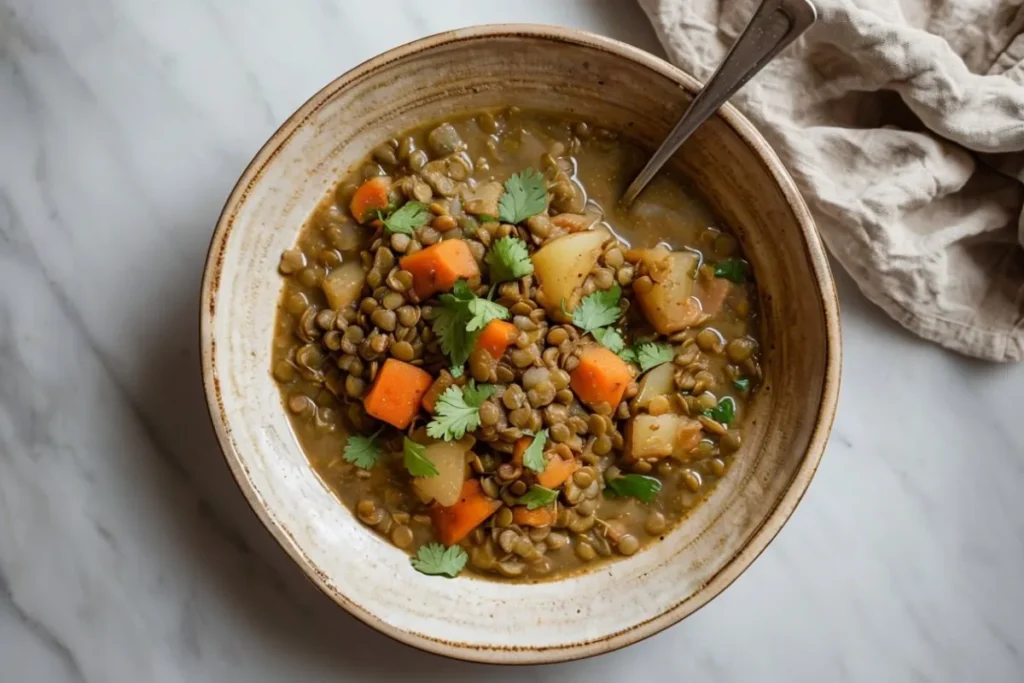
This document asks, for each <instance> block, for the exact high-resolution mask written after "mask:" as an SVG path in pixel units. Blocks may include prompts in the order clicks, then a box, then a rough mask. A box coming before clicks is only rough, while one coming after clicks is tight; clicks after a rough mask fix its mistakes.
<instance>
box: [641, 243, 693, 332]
mask: <svg viewBox="0 0 1024 683" xmlns="http://www.w3.org/2000/svg"><path fill="white" fill-rule="evenodd" d="M665 258H666V259H667V260H666V261H664V262H663V263H664V264H666V265H667V268H662V266H661V263H662V262H659V265H658V268H657V270H655V271H654V272H652V277H651V279H652V280H654V286H653V287H651V289H650V290H648V291H646V292H642V291H639V290H638V289H637V288H635V287H634V290H633V291H634V292H635V293H636V299H637V301H638V302H639V304H640V309H641V310H642V311H643V313H644V317H645V318H647V322H649V323H651V325H652V326H653V327H654V329H656V330H657V331H658V332H659V333H661V334H674V333H675V332H679V331H680V330H685V329H686V328H687V327H690V326H692V325H695V324H696V323H697V320H698V319H699V318H700V315H701V307H700V302H699V301H697V299H695V298H694V297H693V276H694V270H695V268H696V265H697V255H696V254H692V253H690V252H688V251H673V252H671V253H670V254H669V255H668V256H667V257H665Z"/></svg>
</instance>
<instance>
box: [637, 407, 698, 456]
mask: <svg viewBox="0 0 1024 683" xmlns="http://www.w3.org/2000/svg"><path fill="white" fill-rule="evenodd" d="M699 442H700V423H699V422H697V421H696V420H693V419H690V418H688V417H685V416H683V415H673V414H671V413H666V414H664V415H637V416H636V417H634V418H632V419H631V420H630V421H629V422H628V423H627V424H626V455H625V462H633V461H636V460H641V459H650V458H664V457H667V456H673V457H676V458H680V459H685V458H686V457H688V455H689V453H690V451H691V450H693V449H694V448H696V446H697V444H698V443H699Z"/></svg>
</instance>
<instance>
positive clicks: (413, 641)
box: [199, 24, 841, 664]
mask: <svg viewBox="0 0 1024 683" xmlns="http://www.w3.org/2000/svg"><path fill="white" fill-rule="evenodd" d="M489 37H524V38H531V39H543V40H550V41H555V42H561V43H565V44H569V45H578V46H584V47H588V48H591V49H596V50H601V51H604V52H608V53H612V54H614V55H617V56H619V57H622V58H624V59H627V60H630V61H632V62H635V63H637V64H639V65H641V66H644V67H646V68H648V69H651V70H653V71H655V72H657V73H659V74H660V75H662V76H665V77H667V78H669V79H671V80H673V81H675V82H676V83H678V84H679V85H681V86H682V87H683V88H685V90H687V91H688V92H689V93H690V94H695V93H696V92H697V91H698V90H699V89H700V87H701V86H700V83H699V82H698V81H697V80H696V79H695V78H693V77H692V76H690V75H689V74H687V73H685V72H683V71H681V70H680V69H678V68H676V67H674V66H672V65H671V64H669V63H667V62H665V61H664V60H662V59H660V58H658V57H656V56H654V55H652V54H650V53H647V52H644V51H643V50H640V49H639V48H635V47H633V46H631V45H628V44H626V43H622V42H620V41H617V40H614V39H611V38H606V37H604V36H599V35H596V34H593V33H590V32H587V31H582V30H578V29H571V28H565V27H560V26H550V25H534V24H491V25H482V26H473V27H468V28H463V29H457V30H454V31H448V32H445V33H439V34H436V35H432V36H428V37H425V38H421V39H419V40H416V41H412V42H410V43H406V44H404V45H401V46H399V47H396V48H393V49H392V50H389V51H387V52H385V53H382V54H381V55H378V56H376V57H374V58H372V59H369V60H367V61H365V62H363V63H362V64H360V65H358V66H356V67H355V68H353V69H351V70H349V71H348V72H346V73H345V74H343V75H342V76H340V77H338V78H337V79H335V80H334V81H332V82H331V83H329V84H327V85H326V86H325V87H324V88H322V89H321V90H320V91H319V92H317V93H316V94H315V95H313V96H312V97H311V98H310V99H309V100H307V101H306V102H305V103H304V104H303V105H302V106H301V107H299V109H298V110H296V112H295V113H294V114H292V115H291V116H290V117H289V118H288V119H287V120H286V121H285V122H284V123H283V124H282V125H281V127H280V128H279V129H278V130H277V131H276V132H275V133H274V134H273V135H272V136H271V137H270V139H269V140H268V141H267V142H266V144H264V145H263V147H262V148H261V149H260V150H259V152H257V153H256V155H255V157H254V158H253V160H252V161H251V162H250V163H249V165H248V166H247V167H246V169H245V171H244V172H243V173H242V175H241V177H240V178H239V180H238V182H237V184H236V185H235V187H234V189H233V190H232V192H231V194H230V195H229V196H228V198H227V201H226V202H225V204H224V208H223V210H222V212H221V215H220V217H219V219H218V221H217V225H216V229H215V231H214V234H213V237H212V240H211V242H210V248H209V251H208V254H207V259H206V265H205V270H204V273H203V281H202V289H201V294H200V331H199V336H200V350H201V366H202V375H203V386H204V391H205V393H206V399H207V403H208V407H209V410H210V419H211V422H212V423H213V427H214V430H215V432H216V434H217V439H218V441H219V443H220V446H221V449H222V451H223V453H224V456H225V459H226V460H227V463H228V466H229V467H230V469H231V472H232V474H233V475H234V477H235V479H236V481H237V482H238V485H239V487H240V488H241V490H242V493H243V494H244V495H245V498H246V500H247V501H248V503H249V505H250V507H252V509H253V511H254V512H255V513H256V515H257V516H258V517H259V519H260V520H261V521H262V522H263V524H264V525H265V526H266V527H267V529H268V530H269V531H270V532H271V534H272V535H273V536H274V538H275V539H276V540H277V541H278V543H280V544H281V547H282V548H283V549H284V550H285V552H287V553H288V555H289V556H291V558H292V559H293V560H294V561H295V562H296V563H297V564H298V565H299V566H300V567H301V568H302V569H303V571H304V572H305V573H306V575H307V577H308V578H309V579H310V580H311V581H312V582H313V583H314V584H315V585H316V586H317V587H318V588H319V589H320V590H321V591H323V592H324V593H325V594H326V595H328V596H329V597H330V598H331V599H332V600H334V601H335V602H337V603H338V604H339V605H341V606H342V607H343V608H345V609H346V610H347V611H348V612H350V613H351V614H352V615H354V616H355V617H356V618H358V619H359V620H361V621H363V622H364V623H366V624H367V625H369V626H371V627H373V628H375V629H377V630H378V631H380V632H382V633H384V634H386V635H388V636H391V637H392V638H395V639H396V640H398V641H400V642H403V643H405V644H408V645H411V646H414V647H417V648H420V649H423V650H426V651H429V652H432V653H435V654H440V655H444V656H448V657H453V658H456V659H463V660H468V661H475V662H483V663H492V664H497V663H500V664H539V663H549V662H561V661H569V660H573V659H581V658H584V657H590V656H594V655H598V654H602V653H605V652H610V651H612V650H616V649H618V648H621V647H625V646H626V645H630V644H632V643H635V642H638V641H640V640H643V639H645V638H648V637H650V636H652V635H654V634H656V633H658V632H660V631H662V630H663V629H665V628H667V627H669V626H671V625H673V624H675V623H677V622H679V621H680V620H682V619H683V618H685V617H686V616H688V615H690V614H692V613H693V612H695V611H697V610H698V609H700V608H701V607H703V606H704V605H705V604H707V603H708V602H709V601H710V600H711V599H712V598H714V597H715V596H717V595H718V594H719V593H721V592H722V591H723V590H724V589H725V588H727V587H728V586H729V585H730V584H731V583H732V582H733V581H735V580H736V579H737V578H738V577H739V575H740V574H742V573H743V572H744V571H745V570H746V568H747V567H749V566H750V564H751V563H752V562H753V561H754V560H755V559H757V557H758V556H759V555H760V554H761V553H762V552H763V551H764V549H765V548H766V547H767V546H768V544H769V543H771V541H772V540H773V539H774V538H775V536H776V535H777V534H778V533H779V531H780V530H781V528H782V526H783V525H784V524H785V523H786V521H787V520H788V519H789V517H790V515H792V513H793V511H794V509H795V508H796V506H797V505H798V504H799V502H800V500H801V499H802V498H803V495H804V493H805V492H806V490H807V487H808V486H809V484H810V481H811V479H812V478H813V476H814V473H815V471H816V470H817V467H818V464H819V462H820V461H821V457H822V455H823V454H824V449H825V445H826V443H827V441H828V436H829V432H830V431H831V428H832V423H833V420H834V417H835V411H836V404H837V401H838V397H839V384H840V370H841V335H840V323H839V302H838V299H837V296H836V290H835V283H834V281H833V278H832V272H831V269H830V266H829V262H828V257H827V256H826V253H825V249H824V246H823V245H822V242H821V239H820V237H819V235H818V232H817V230H816V228H815V226H814V220H813V218H812V217H811V214H810V211H809V209H808V208H807V205H806V203H805V202H804V200H803V198H802V197H801V195H800V192H799V190H797V188H796V185H795V183H794V182H793V179H792V178H791V177H790V175H789V173H788V172H787V171H786V169H785V167H784V166H783V165H782V162H781V161H780V160H779V158H778V157H777V156H776V155H775V153H774V152H773V151H772V149H771V147H770V146H769V145H768V143H767V142H766V141H765V139H764V138H763V137H762V136H761V134H760V133H758V132H757V130H756V129H755V128H754V126H753V125H752V124H751V123H750V122H749V121H748V120H747V119H746V117H744V116H743V115H742V114H740V113H739V111H737V110H736V109H735V108H734V107H733V106H732V105H730V104H726V105H724V106H723V107H722V108H721V109H720V110H719V111H718V115H719V116H720V117H721V118H722V119H723V120H725V122H726V123H727V124H728V125H729V126H730V127H731V128H732V129H733V130H734V131H735V132H736V133H737V134H738V135H739V136H740V137H741V138H742V139H743V140H744V141H745V142H746V143H747V144H748V145H749V146H750V147H751V148H752V149H753V150H754V151H755V152H756V153H757V155H758V156H759V157H760V158H761V160H762V162H763V163H764V164H765V167H766V169H767V170H768V172H769V173H770V174H771V176H772V177H773V178H774V179H775V181H776V183H777V184H778V186H779V188H780V189H781V190H782V192H783V194H784V195H785V197H786V200H787V203H788V204H789V206H790V208H791V209H792V211H793V214H794V216H795V217H796V219H797V221H798V223H799V225H800V228H801V231H802V233H803V237H804V246H805V250H806V256H807V258H808V261H809V263H810V264H811V266H812V268H813V271H814V276H815V279H816V285H817V287H818V290H819V293H820V297H821V303H822V309H823V310H824V312H825V331H826V340H827V349H826V354H825V369H824V372H825V376H824V382H823V388H822V395H821V401H820V410H819V412H818V415H817V416H815V428H814V431H813V433H812V436H811V440H810V442H809V444H808V447H807V451H806V453H805V455H804V458H803V460H802V463H801V465H800V467H799V469H798V470H797V472H796V474H795V476H794V477H793V481H792V482H791V484H790V486H789V488H788V489H787V490H786V492H785V494H784V495H783V496H782V498H781V499H780V500H779V502H778V504H777V505H776V507H775V508H774V509H773V510H772V511H771V513H770V514H769V515H768V517H767V518H766V519H765V520H764V522H763V523H762V525H761V526H760V528H758V529H757V530H756V531H755V532H754V533H753V534H752V535H751V537H750V539H749V540H748V542H747V544H746V545H745V546H744V547H743V548H742V549H741V550H740V552H738V553H737V554H735V555H734V556H733V557H732V558H731V559H730V560H729V561H728V562H727V563H726V564H725V565H724V566H723V567H722V569H721V570H720V571H719V572H718V573H717V574H715V575H714V576H713V577H712V578H711V580H709V581H708V582H707V584H706V585H705V586H704V587H703V588H702V589H701V590H700V591H698V592H697V593H696V594H694V595H692V596H690V597H689V598H687V599H686V600H685V601H683V602H682V603H680V604H677V605H673V606H671V607H669V608H668V609H666V610H665V611H664V612H662V613H661V614H659V615H658V616H656V617H654V618H652V619H649V620H647V621H645V622H642V623H640V624H637V625H635V626H633V627H632V628H630V629H627V630H624V631H621V632H618V633H614V634H610V635H607V636H605V637H603V638H600V639H597V640H592V641H587V642H579V643H574V644H572V645H567V646H559V647H552V648H515V649H498V648H484V647H480V646H476V645H468V644H465V643H457V642H449V641H444V640H439V639H435V638H431V637H429V636H427V635H424V634H418V633H410V632H407V631H404V630H401V629H398V628H395V627H393V626H391V625H389V624H386V623H384V622H383V621H381V620H380V619H378V618H377V617H376V616H374V615H373V614H371V613H370V612H368V611H367V610H365V609H364V608H362V607H361V606H360V605H358V604H356V603H354V602H352V601H351V600H349V599H348V598H347V597H345V596H344V595H341V594H340V593H338V592H337V591H335V590H332V588H331V587H330V585H329V581H328V580H327V577H326V575H325V573H324V572H323V571H322V570H321V569H320V568H319V567H317V566H316V565H315V563H313V562H312V561H311V560H310V559H309V558H308V557H307V556H306V555H305V554H304V553H303V551H302V549H301V548H300V547H298V545H297V543H296V542H295V540H294V539H293V538H292V537H291V535H290V534H289V533H288V532H287V530H285V529H284V528H283V527H282V526H281V525H280V524H279V523H278V522H277V521H276V520H275V519H274V518H273V516H272V515H271V514H270V512H269V511H268V510H267V509H266V508H265V507H264V506H262V505H260V504H258V501H257V499H256V495H255V491H254V490H253V487H252V485H251V482H250V480H249V477H248V474H247V472H246V468H245V465H244V464H243V462H242V460H241V458H240V456H239V454H238V451H237V448H236V447H235V444H234V440H233V438H232V436H231V433H230V430H229V429H228V427H227V420H226V416H225V414H224V408H223V403H222V400H221V388H220V383H219V379H218V377H217V375H216V368H215V366H214V355H215V350H216V339H215V338H214V336H213V333H212V329H213V324H212V323H213V320H214V317H215V316H216V304H215V302H216V297H217V291H218V287H219V285H220V273H221V269H222V265H223V264H222V259H223V248H224V245H225V243H226V241H227V238H228V236H229V234H230V232H231V228H232V224H233V218H234V207H235V206H236V205H237V204H238V203H239V202H240V201H241V200H242V199H244V197H245V195H246V194H247V193H248V191H249V188H250V186H251V184H252V183H253V181H254V180H255V179H256V178H257V177H258V176H259V174H260V171H261V169H262V168H263V167H264V166H265V165H266V164H267V163H269V162H270V161H271V160H272V159H273V158H274V156H275V154H276V151H277V149H278V148H279V147H280V146H281V145H282V144H283V143H284V142H285V141H286V140H287V139H288V138H289V137H291V135H292V134H293V133H294V132H295V131H296V130H297V129H298V128H299V127H301V125H302V123H303V122H304V121H305V119H306V118H307V117H308V116H309V115H310V113H311V112H312V111H315V110H316V109H317V108H318V107H319V106H320V104H321V103H323V102H324V101H325V100H327V99H329V98H330V97H332V95H333V94H334V93H335V92H337V91H338V90H339V89H342V88H344V87H346V85H347V84H348V83H350V82H351V81H353V80H356V79H359V78H362V77H365V76H367V75H368V74H371V73H373V72H374V71H377V70H378V69H381V68H383V67H385V66H386V65H388V64H389V63H391V62H393V61H395V60H398V59H403V58H407V57H409V56H411V55H414V54H416V53H417V52H421V51H424V50H429V49H431V48H434V47H437V46H440V45H446V44H452V43H458V42H461V41H466V40H481V39H487V38H489Z"/></svg>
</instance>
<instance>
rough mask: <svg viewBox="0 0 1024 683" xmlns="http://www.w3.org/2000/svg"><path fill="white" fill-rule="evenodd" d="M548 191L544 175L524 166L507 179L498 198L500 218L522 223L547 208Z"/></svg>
mask: <svg viewBox="0 0 1024 683" xmlns="http://www.w3.org/2000/svg"><path fill="white" fill-rule="evenodd" d="M547 205H548V191H547V188H546V187H545V186H544V176H542V175H541V174H540V173H538V172H537V171H535V170H533V169H532V168H524V169H523V170H522V171H520V172H519V173H516V174H515V175H513V176H512V177H510V178H509V179H508V180H506V181H505V192H504V193H503V194H502V195H501V198H500V199H498V218H500V219H501V220H502V221H503V222H505V223H521V222H522V221H525V220H526V219H527V218H529V217H530V216H536V215H537V214H538V213H540V212H541V211H543V210H544V209H545V208H547Z"/></svg>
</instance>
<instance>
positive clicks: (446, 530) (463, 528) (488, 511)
mask: <svg viewBox="0 0 1024 683" xmlns="http://www.w3.org/2000/svg"><path fill="white" fill-rule="evenodd" d="M500 507H501V501H500V500H495V499H493V498H488V497H487V496H486V495H484V491H483V489H482V488H480V480H479V479H467V480H466V483H465V484H463V485H462V493H460V494H459V502H457V503H456V504H455V505H451V506H448V507H444V506H442V505H437V504H436V503H435V504H434V505H433V506H432V507H431V508H430V516H431V519H432V520H433V522H434V530H435V531H436V532H437V539H438V540H439V541H441V543H444V544H445V545H455V544H456V543H458V542H459V541H461V540H462V539H464V538H465V537H466V536H468V535H469V532H470V531H472V530H473V529H475V528H477V527H478V526H480V525H481V524H483V523H484V521H485V520H486V519H487V518H488V517H490V516H491V515H493V514H494V513H495V512H496V511H497V509H498V508H500Z"/></svg>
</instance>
